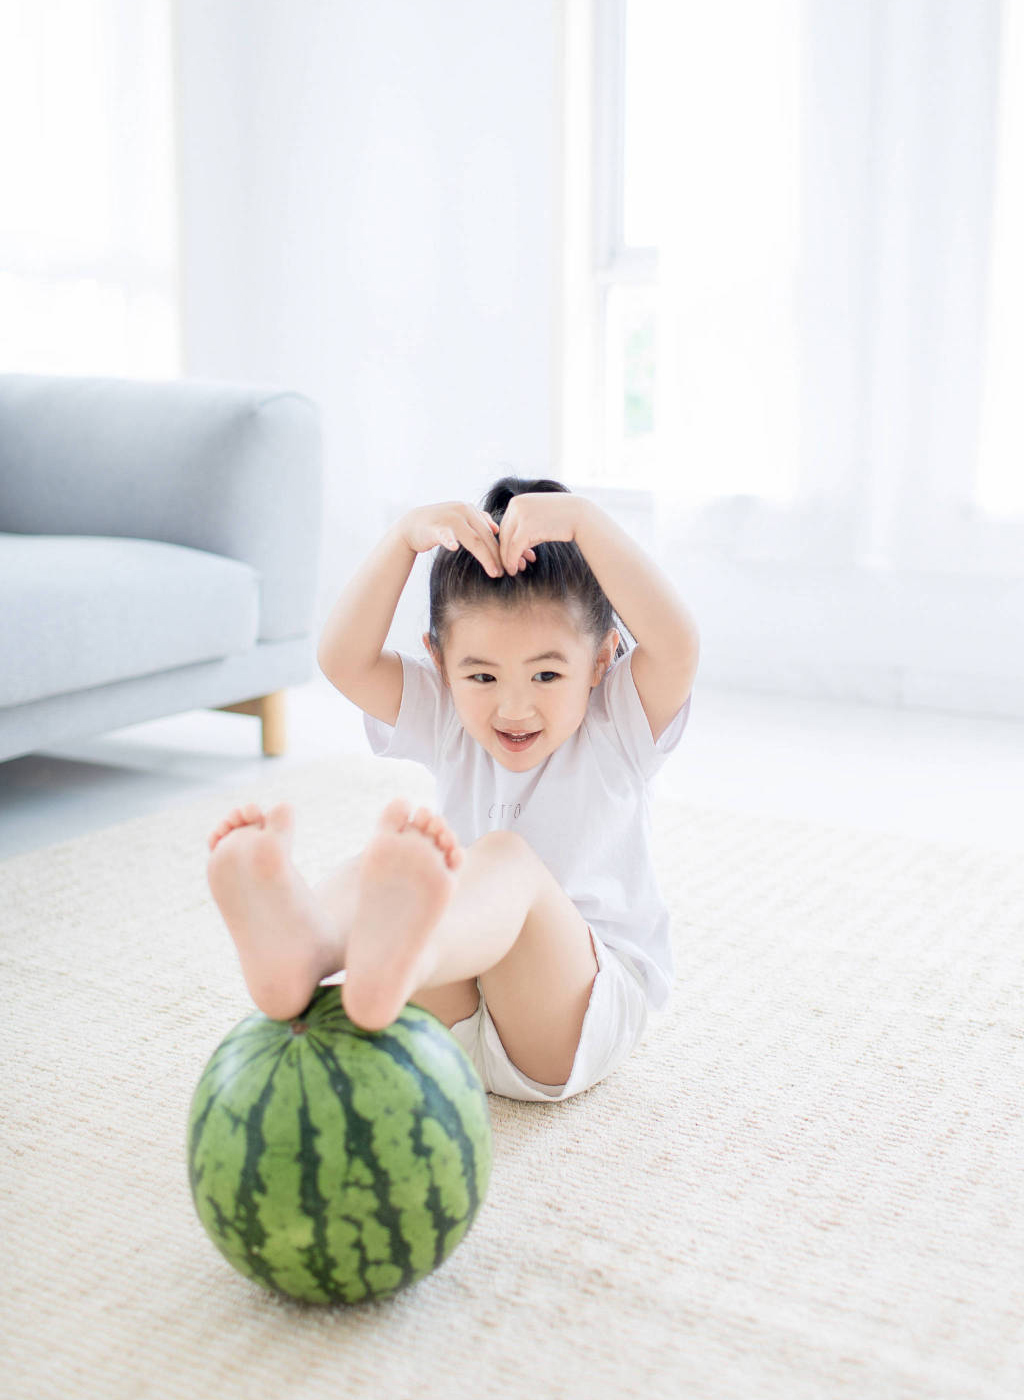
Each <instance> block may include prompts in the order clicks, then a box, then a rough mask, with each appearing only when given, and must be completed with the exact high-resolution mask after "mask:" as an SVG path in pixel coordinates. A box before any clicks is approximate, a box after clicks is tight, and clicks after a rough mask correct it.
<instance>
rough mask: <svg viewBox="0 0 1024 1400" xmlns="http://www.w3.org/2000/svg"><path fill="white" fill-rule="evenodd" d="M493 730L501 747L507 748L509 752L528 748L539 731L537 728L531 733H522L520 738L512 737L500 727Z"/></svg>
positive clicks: (517, 751) (518, 751)
mask: <svg viewBox="0 0 1024 1400" xmlns="http://www.w3.org/2000/svg"><path fill="white" fill-rule="evenodd" d="M494 732H495V734H497V736H498V738H499V739H500V740H501V742H502V745H503V747H504V748H506V749H508V751H509V753H520V752H521V751H522V750H523V749H528V748H529V747H530V745H531V744H532V743H533V741H534V739H536V738H537V736H538V735H539V734H540V732H541V731H540V730H539V729H537V730H535V731H534V733H532V734H524V735H523V737H522V739H514V738H513V737H512V735H511V734H505V733H503V732H502V730H500V729H496V730H495V731H494Z"/></svg>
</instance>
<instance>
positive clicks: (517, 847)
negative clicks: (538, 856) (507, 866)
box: [467, 829, 533, 859]
mask: <svg viewBox="0 0 1024 1400" xmlns="http://www.w3.org/2000/svg"><path fill="white" fill-rule="evenodd" d="M467 849H468V850H471V851H475V850H479V851H481V852H487V853H488V854H490V855H493V856H497V857H505V858H512V859H522V858H523V856H524V855H525V854H527V853H529V854H530V855H532V854H533V847H532V846H531V845H530V843H529V841H527V840H526V838H525V836H520V835H519V833H518V831H505V830H504V829H502V830H500V831H485V832H484V834H483V835H482V836H478V837H477V839H476V840H475V841H474V842H473V844H472V845H471V846H470V847H468V848H467Z"/></svg>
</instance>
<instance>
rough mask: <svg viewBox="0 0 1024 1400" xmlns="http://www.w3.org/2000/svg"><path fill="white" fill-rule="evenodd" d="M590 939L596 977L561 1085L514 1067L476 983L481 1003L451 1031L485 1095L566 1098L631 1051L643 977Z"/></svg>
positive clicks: (640, 1017) (642, 1020)
mask: <svg viewBox="0 0 1024 1400" xmlns="http://www.w3.org/2000/svg"><path fill="white" fill-rule="evenodd" d="M590 938H591V942H592V943H593V945H594V953H595V955H596V957H597V976H596V977H595V978H594V985H593V987H592V988H591V990H590V1002H589V1004H588V1006H587V1012H586V1015H585V1016H584V1018H583V1028H582V1030H581V1031H580V1042H579V1045H578V1046H577V1048H576V1058H575V1060H574V1061H573V1065H572V1070H571V1072H570V1074H569V1078H568V1079H567V1080H566V1081H565V1083H564V1084H539V1083H538V1082H537V1080H536V1079H530V1078H529V1076H528V1075H525V1074H524V1073H523V1072H522V1070H520V1069H517V1068H516V1066H515V1065H514V1064H513V1063H512V1061H511V1060H510V1059H509V1057H508V1052H507V1051H506V1049H505V1047H504V1045H502V1043H501V1038H500V1036H499V1035H498V1031H497V1027H496V1026H495V1024H494V1022H493V1020H492V1019H491V1013H490V1011H489V1010H488V1008H487V1002H486V1001H485V999H484V993H483V988H482V987H480V981H479V978H478V979H477V987H478V988H479V990H480V1005H479V1006H478V1007H477V1009H476V1010H475V1011H474V1012H473V1014H472V1016H467V1017H466V1019H465V1020H464V1021H456V1022H455V1024H454V1025H453V1026H452V1028H451V1032H452V1035H453V1036H454V1037H455V1039H456V1040H457V1041H458V1042H459V1044H460V1045H461V1046H462V1048H463V1050H465V1052H466V1054H467V1055H468V1056H469V1058H470V1059H471V1060H472V1061H473V1063H474V1065H475V1066H476V1069H477V1073H478V1074H479V1075H480V1078H481V1079H482V1080H483V1085H484V1088H485V1089H486V1090H487V1092H488V1093H489V1094H502V1095H503V1096H504V1097H505V1098H507V1099H538V1100H542V1101H544V1102H549V1101H556V1100H558V1099H568V1098H571V1096H572V1095H573V1094H580V1093H582V1092H583V1090H584V1089H589V1088H590V1087H591V1085H593V1084H596V1083H597V1082H598V1080H600V1079H604V1078H605V1077H606V1076H607V1075H609V1074H611V1072H612V1070H613V1069H617V1068H618V1066H619V1065H620V1064H622V1062H623V1060H625V1059H626V1057H627V1056H628V1055H629V1054H630V1053H631V1051H632V1050H634V1049H635V1047H636V1045H637V1043H638V1042H639V1040H640V1037H641V1036H642V1035H643V1033H644V1030H645V1028H646V1025H647V994H646V992H645V990H644V983H643V977H642V974H641V972H640V970H639V969H638V968H637V966H636V964H635V963H634V962H633V961H632V960H631V959H630V958H628V957H626V955H625V954H624V953H619V952H617V951H616V950H615V949H614V948H609V947H607V946H606V945H605V944H604V943H602V942H601V940H600V938H598V936H597V934H596V933H595V932H594V930H593V929H591V930H590Z"/></svg>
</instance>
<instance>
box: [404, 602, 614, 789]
mask: <svg viewBox="0 0 1024 1400" xmlns="http://www.w3.org/2000/svg"><path fill="white" fill-rule="evenodd" d="M423 642H424V645H425V646H426V647H427V649H428V651H429V650H430V642H429V639H428V637H427V635H426V634H424V637H423ZM618 642H619V634H618V632H617V631H615V629H614V628H613V629H612V630H611V631H610V632H608V634H607V635H606V637H605V639H604V641H603V643H602V644H601V647H600V649H599V651H598V654H597V659H596V661H595V659H594V649H593V642H592V640H591V639H590V637H587V636H582V635H581V634H580V632H579V630H578V629H577V627H576V626H575V625H574V623H573V618H572V614H571V613H570V611H569V609H568V608H567V607H565V606H563V605H561V604H557V603H537V604H532V605H529V606H527V607H523V608H518V609H512V608H505V607H502V606H501V605H500V604H498V605H495V606H493V607H492V606H486V605H483V604H481V605H478V606H476V607H473V608H467V609H466V610H465V611H463V612H462V613H461V614H458V615H456V618H455V621H454V622H453V623H452V626H451V628H450V630H449V636H448V643H447V646H446V647H445V655H444V666H443V667H442V666H441V665H440V664H439V658H438V657H437V656H436V655H434V665H435V666H437V669H438V671H440V673H441V678H442V680H444V681H445V683H446V684H447V685H448V686H449V687H450V689H451V693H452V700H453V702H454V704H455V709H456V711H457V712H458V715H459V718H460V719H461V720H462V723H463V725H464V727H465V729H466V730H467V732H468V733H469V734H470V735H471V736H472V737H473V738H474V739H475V740H476V741H477V743H478V744H480V745H481V746H482V747H483V748H485V749H486V750H487V752H488V753H489V754H493V756H494V757H495V758H496V759H497V760H498V762H499V763H500V764H501V765H502V767H503V768H509V769H511V770H512V771H513V772H516V773H525V772H527V771H528V770H529V769H531V768H536V767H537V765H538V764H539V763H542V762H543V761H544V759H545V758H547V756H548V754H550V753H554V751H555V749H557V748H558V746H559V744H561V743H562V742H563V741H564V740H565V739H568V737H569V735H570V734H574V733H575V732H576V730H577V729H578V728H579V727H580V724H581V723H582V721H583V716H584V715H585V714H586V710H587V701H588V699H589V698H590V692H591V690H592V689H593V687H594V686H595V685H597V684H598V682H599V681H600V680H601V677H602V676H603V675H604V673H605V671H606V670H607V669H608V666H609V665H610V664H611V659H612V657H613V656H614V654H615V648H616V647H617V646H618ZM548 653H552V654H550V655H549V654H548ZM555 653H557V655H556V654H555ZM431 654H432V655H433V653H431ZM510 734H530V735H534V736H535V737H533V738H529V739H526V740H525V741H524V742H522V743H516V742H515V741H514V740H512V739H511V738H508V737H503V736H507V735H510Z"/></svg>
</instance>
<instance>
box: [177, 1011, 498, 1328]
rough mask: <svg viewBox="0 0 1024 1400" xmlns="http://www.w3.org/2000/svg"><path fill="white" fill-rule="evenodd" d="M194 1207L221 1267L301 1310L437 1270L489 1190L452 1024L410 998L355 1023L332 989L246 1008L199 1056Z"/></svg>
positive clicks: (478, 1095)
mask: <svg viewBox="0 0 1024 1400" xmlns="http://www.w3.org/2000/svg"><path fill="white" fill-rule="evenodd" d="M187 1151H188V1167H189V1183H190V1186H191V1190H192V1199H193V1202H194V1204H195V1208H196V1213H197V1214H198V1216H199V1219H200V1221H201V1222H202V1224H203V1226H204V1228H205V1229H206V1232H207V1234H208V1235H209V1236H210V1238H211V1239H212V1241H213V1243H214V1244H215V1245H216V1246H217V1248H218V1249H219V1250H220V1252H221V1253H222V1254H223V1255H224V1257H225V1258H226V1259H227V1260H228V1261H229V1262H230V1263H231V1264H232V1265H234V1267H235V1268H236V1269H237V1270H238V1271H239V1272H240V1273H241V1274H243V1275H245V1276H246V1277H247V1278H250V1279H252V1280H253V1281H254V1282H256V1283H258V1284H260V1285H262V1286H263V1287H264V1288H267V1289H269V1290H271V1291H272V1292H274V1293H278V1294H282V1295H285V1296H287V1297H290V1298H295V1299H299V1300H301V1301H303V1302H309V1303H346V1304H352V1303H359V1302H362V1301H364V1300H365V1299H368V1298H376V1299H383V1298H389V1297H392V1296H393V1295H394V1294H395V1293H397V1292H398V1291H399V1290H400V1289H402V1288H405V1287H407V1286H408V1285H409V1284H412V1283H415V1282H417V1281H418V1280H419V1279H421V1278H423V1277H424V1276H425V1275H427V1274H428V1273H430V1272H431V1271H432V1270H434V1269H436V1268H437V1267H438V1265H439V1264H441V1263H443V1261H444V1260H445V1259H447V1257H448V1256H449V1255H450V1254H451V1253H452V1251H453V1250H454V1249H455V1248H456V1246H457V1245H458V1244H459V1243H460V1241H461V1240H462V1239H463V1238H464V1236H465V1234H466V1232H467V1231H468V1230H469V1228H470V1226H471V1225H472V1223H473V1221H474V1219H475V1217H476V1214H477V1211H478V1210H479V1208H480V1205H481V1203H482V1202H483V1199H484V1197H485V1195H486V1192H487V1186H488V1183H489V1181H490V1173H491V1163H492V1137H491V1122H490V1113H489V1110H488V1106H487V1095H486V1093H485V1092H484V1088H483V1085H482V1083H481V1082H480V1077H479V1075H478V1074H477V1072H476V1069H475V1067H474V1066H473V1063H472V1061H471V1060H470V1059H469V1057H468V1056H467V1055H466V1053H465V1051H464V1050H463V1049H462V1046H461V1045H460V1044H459V1043H458V1041H457V1040H456V1039H455V1037H454V1036H453V1035H452V1034H451V1032H450V1031H449V1030H448V1029H447V1027H446V1026H445V1025H444V1024H443V1023H442V1022H441V1021H439V1020H438V1018H437V1017H436V1016H434V1015H432V1014H431V1013H430V1012H428V1011H426V1010H424V1009H423V1008H422V1007H419V1006H415V1005H413V1004H412V1003H409V1004H408V1005H406V1006H405V1007H404V1009H403V1010H402V1012H401V1013H400V1015H399V1016H398V1018H397V1019H396V1020H395V1021H393V1022H392V1024H391V1025H389V1026H388V1027H386V1028H385V1029H384V1030H380V1031H367V1030H364V1029H362V1028H361V1027H359V1026H356V1025H355V1024H354V1023H353V1022H352V1021H351V1020H349V1018H348V1016H347V1015H346V1014H345V1011H344V1008H343V1007H342V1005H341V998H340V996H339V989H338V987H337V986H328V987H321V988H319V989H318V991H317V992H316V994H315V995H314V997H313V1000H312V1001H311V1002H310V1004H309V1006H308V1007H307V1008H306V1010H305V1011H304V1012H303V1013H302V1014H301V1016H298V1017H295V1018H293V1019H292V1020H290V1021H275V1020H272V1019H271V1018H270V1017H267V1016H264V1015H263V1014H262V1012H254V1013H253V1014H252V1015H250V1016H248V1017H246V1019H245V1020H243V1021H241V1022H239V1024H238V1025H237V1026H235V1027H234V1029H233V1030H231V1031H230V1032H229V1033H228V1035H226V1036H225V1038H224V1040H223V1041H222V1042H221V1044H220V1045H219V1046H218V1047H217V1049H216V1050H215V1051H214V1053H213V1055H212V1056H211V1057H210V1059H209V1062H208V1063H207V1065H206V1068H205V1069H204V1070H203V1073H202V1075H201V1077H200V1079H199V1083H198V1084H197V1086H196V1090H195V1093H194V1094H193V1097H192V1102H191V1106H190V1109H189V1118H188V1145H187Z"/></svg>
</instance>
